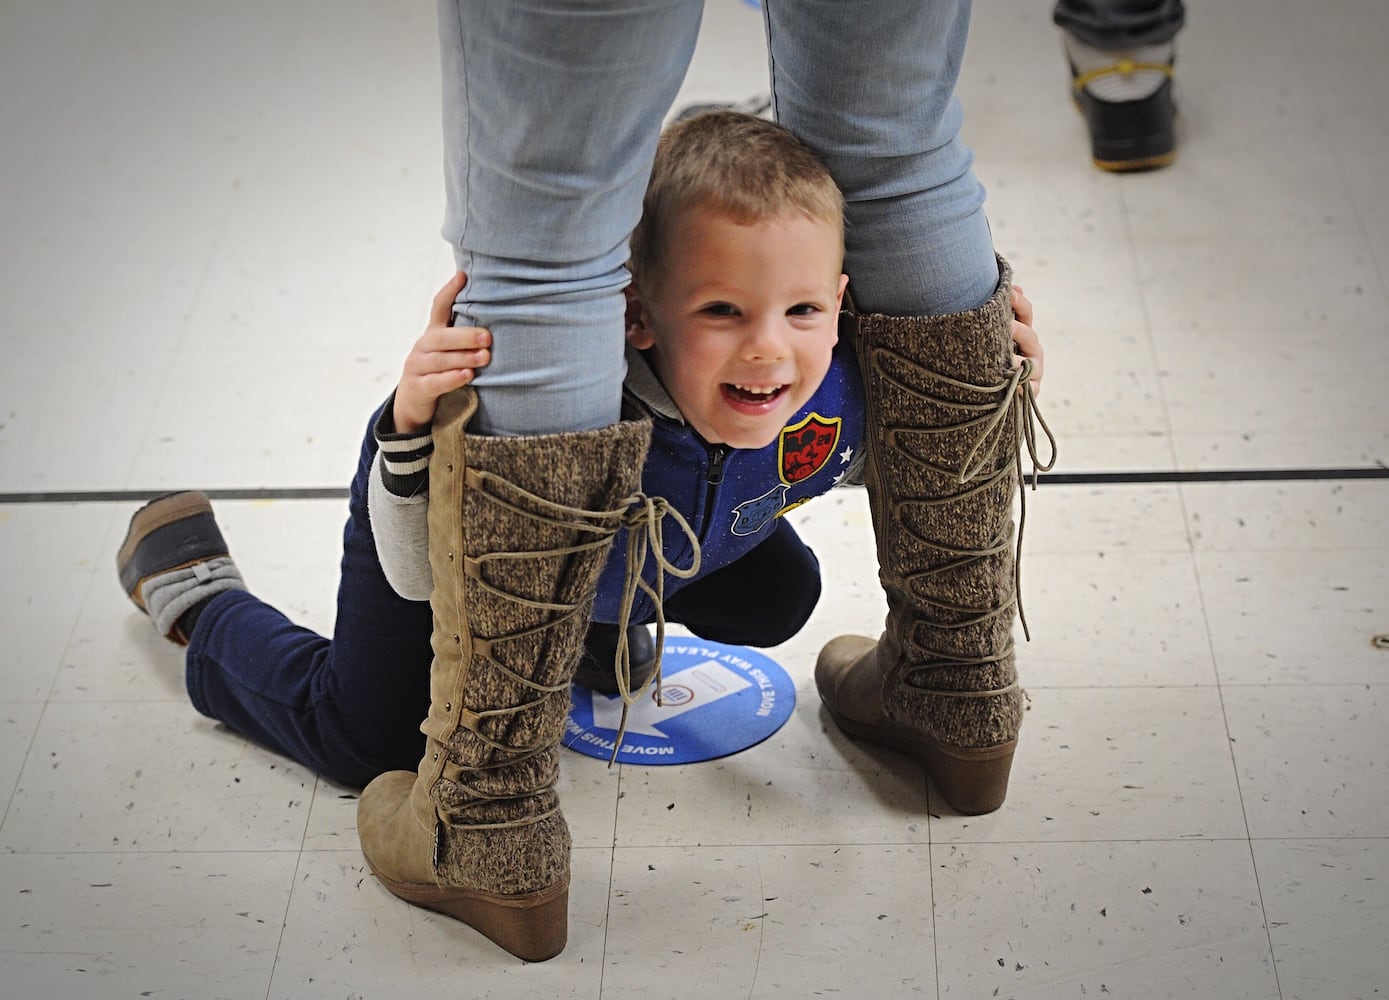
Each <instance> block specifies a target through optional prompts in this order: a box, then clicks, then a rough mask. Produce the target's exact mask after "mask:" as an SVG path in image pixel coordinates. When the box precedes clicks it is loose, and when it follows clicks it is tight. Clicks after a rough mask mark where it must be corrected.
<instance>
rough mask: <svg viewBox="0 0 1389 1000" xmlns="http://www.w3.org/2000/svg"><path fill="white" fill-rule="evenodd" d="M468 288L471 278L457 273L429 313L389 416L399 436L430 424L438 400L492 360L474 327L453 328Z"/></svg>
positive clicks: (486, 336)
mask: <svg viewBox="0 0 1389 1000" xmlns="http://www.w3.org/2000/svg"><path fill="white" fill-rule="evenodd" d="M467 282H468V276H467V275H466V274H464V273H463V272H462V271H459V272H458V273H457V274H455V275H454V276H453V278H452V279H451V280H450V281H449V283H448V284H446V285H445V286H444V287H443V288H441V289H439V293H438V294H437V295H435V296H434V303H433V305H432V306H431V307H430V310H429V325H428V326H427V327H425V330H424V333H423V334H421V336H420V339H419V340H417V341H415V346H414V347H413V348H411V349H410V354H409V356H408V357H406V359H405V369H404V371H402V372H401V375H400V384H399V385H398V386H396V390H395V408H394V409H393V410H392V411H391V415H392V418H393V419H394V420H395V429H396V431H397V432H398V433H402V434H410V433H413V432H414V431H418V430H421V429H423V428H425V427H428V426H429V425H430V424H432V423H433V422H434V408H435V406H436V405H438V402H439V397H440V396H443V395H446V394H448V393H450V392H452V391H453V390H454V389H457V388H459V387H460V386H464V385H467V384H468V383H469V382H471V381H472V380H473V375H474V369H477V368H482V367H483V366H484V365H486V364H487V363H488V362H489V361H491V360H492V354H491V352H490V351H489V350H488V347H489V346H491V343H492V335H491V334H490V333H488V332H487V331H486V330H484V329H482V328H481V327H476V326H449V319H450V318H451V317H452V315H453V303H454V300H455V299H457V298H458V293H459V292H461V291H462V290H463V286H464V285H465V284H467Z"/></svg>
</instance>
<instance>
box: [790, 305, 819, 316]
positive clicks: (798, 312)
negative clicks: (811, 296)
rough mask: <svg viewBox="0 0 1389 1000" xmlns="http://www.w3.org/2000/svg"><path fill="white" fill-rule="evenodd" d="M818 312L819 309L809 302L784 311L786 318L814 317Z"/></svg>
mask: <svg viewBox="0 0 1389 1000" xmlns="http://www.w3.org/2000/svg"><path fill="white" fill-rule="evenodd" d="M819 311H820V307H819V306H817V305H815V304H814V303H811V302H802V303H801V304H800V305H797V306H792V307H791V308H790V309H788V310H786V315H788V316H814V315H815V314H816V313H818V312H819Z"/></svg>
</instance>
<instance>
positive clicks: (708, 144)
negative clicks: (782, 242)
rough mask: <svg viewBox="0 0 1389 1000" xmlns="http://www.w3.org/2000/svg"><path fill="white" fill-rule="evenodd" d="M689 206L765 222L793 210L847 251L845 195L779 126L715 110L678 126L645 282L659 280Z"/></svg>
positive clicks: (643, 259)
mask: <svg viewBox="0 0 1389 1000" xmlns="http://www.w3.org/2000/svg"><path fill="white" fill-rule="evenodd" d="M688 208H701V209H705V210H708V211H713V212H717V213H721V214H724V215H727V216H728V217H729V218H730V219H732V220H733V221H735V222H738V223H751V222H761V221H763V220H765V219H770V218H774V217H776V216H778V215H783V214H786V213H789V212H794V213H798V214H800V215H803V216H805V217H807V218H809V219H813V220H814V221H816V222H824V223H827V224H829V225H831V226H833V227H834V228H835V229H836V230H837V231H838V234H839V247H840V253H841V255H842V254H843V250H844V196H843V195H842V194H841V193H840V191H839V187H838V186H837V185H836V184H835V182H834V178H833V177H831V176H830V172H829V170H828V169H826V167H825V165H824V164H823V163H822V162H820V159H819V157H817V156H816V155H815V154H814V153H813V152H811V151H810V149H809V147H807V146H806V145H805V144H804V143H802V142H801V141H800V140H799V139H797V138H796V137H795V136H794V135H792V134H791V132H790V131H789V130H787V129H785V128H783V127H782V126H780V125H778V124H776V123H775V122H770V121H767V120H766V119H763V118H757V117H754V116H753V115H749V114H745V113H743V112H740V111H722V110H720V111H709V112H705V113H703V114H699V115H696V116H694V117H693V118H688V119H686V120H685V121H681V122H676V123H675V124H673V125H671V126H669V127H668V128H667V129H666V130H665V131H664V132H663V133H662V134H661V139H660V142H659V143H658V144H657V146H656V161H655V163H654V164H653V166H652V168H651V181H650V183H649V184H648V185H647V188H646V198H645V199H644V200H643V202H642V215H641V221H640V222H639V223H637V228H636V229H635V230H634V231H633V232H632V252H631V261H630V266H631V269H632V276H633V279H634V280H635V281H636V282H637V284H638V285H642V286H650V285H653V284H654V283H655V282H657V281H658V280H659V277H660V274H661V259H662V253H663V250H664V245H663V244H664V240H665V237H666V234H667V232H668V231H669V229H670V226H671V223H672V220H673V219H674V217H675V216H676V215H677V214H678V213H679V212H681V211H683V210H685V209H688Z"/></svg>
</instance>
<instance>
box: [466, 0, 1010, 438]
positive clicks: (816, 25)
mask: <svg viewBox="0 0 1389 1000" xmlns="http://www.w3.org/2000/svg"><path fill="white" fill-rule="evenodd" d="M762 7H763V15H764V21H765V28H766V32H767V40H768V47H769V52H770V59H769V63H770V66H769V70H770V85H771V93H772V101H773V110H774V112H775V114H776V117H777V119H778V120H779V121H780V122H781V123H782V124H784V125H786V126H788V127H789V128H790V129H792V131H794V132H795V133H796V134H797V135H798V136H800V137H801V139H802V140H803V141H805V142H806V143H808V144H809V145H810V146H811V147H812V148H813V149H815V150H816V151H817V152H818V153H819V154H820V155H821V157H822V158H823V159H824V160H825V161H826V163H827V164H828V165H829V168H830V170H831V172H832V173H833V175H834V177H835V179H836V180H837V181H838V183H839V185H840V187H841V188H842V189H843V191H844V194H845V199H846V204H847V213H848V220H847V221H848V232H847V259H846V262H845V270H846V272H847V273H848V274H849V277H850V282H851V288H852V289H853V293H854V297H855V300H856V301H857V303H858V305H859V307H860V308H862V309H865V310H868V311H874V312H886V313H892V314H903V315H905V314H938V313H945V312H955V311H959V310H964V309H972V308H974V307H976V306H978V305H980V304H981V303H983V302H984V301H985V300H986V299H987V298H988V297H989V295H990V294H991V293H992V292H993V290H994V288H995V287H996V286H997V283H998V269H997V264H996V261H995V258H994V253H993V244H992V240H991V239H990V236H989V229H988V223H987V221H986V219H985V217H984V210H983V205H984V192H983V189H982V188H981V186H980V185H979V183H978V181H977V180H976V178H975V176H974V173H973V169H972V163H973V157H972V154H971V153H970V151H969V150H968V149H967V148H966V147H965V146H964V145H963V144H962V143H961V141H960V138H959V130H960V122H961V113H960V108H959V105H958V103H957V102H956V100H955V98H954V89H955V82H956V79H957V77H958V73H959V68H960V61H961V59H962V57H963V54H964V49H965V37H966V34H967V32H968V24H969V11H970V4H969V0H763V4H762ZM702 13H703V0H620V2H619V0H586V2H579V0H527V2H526V3H524V4H522V3H517V2H512V0H439V37H440V48H441V52H442V69H443V118H444V150H445V164H444V176H445V188H446V194H447V207H446V215H445V222H444V228H443V233H444V238H445V239H446V240H448V242H449V243H450V244H451V246H452V247H453V249H454V253H455V257H456V259H457V264H458V267H459V269H461V270H463V271H466V272H467V273H468V277H469V280H468V284H467V286H466V287H465V288H464V289H463V291H462V293H461V295H460V296H459V299H458V301H457V303H456V304H455V307H454V316H455V319H454V322H455V323H456V324H458V325H477V326H485V327H488V328H490V329H491V331H492V334H493V360H492V363H491V365H489V366H488V367H487V368H486V369H485V370H484V371H483V372H481V373H480V374H479V377H478V379H477V381H476V386H477V388H478V398H479V402H480V410H479V414H478V417H477V418H475V420H474V422H473V424H472V426H471V428H470V429H471V430H472V431H473V432H474V433H483V434H539V433H550V432H561V431H575V430H589V429H593V428H597V427H604V426H607V425H609V424H612V423H614V422H615V421H616V420H617V419H618V418H619V407H620V400H621V389H622V379H623V375H624V372H625V365H624V362H623V342H624V338H623V314H624V302H623V295H622V289H623V288H624V287H625V286H626V284H627V280H628V275H627V272H626V269H625V266H624V265H625V262H626V259H627V240H628V235H629V234H630V233H631V230H632V227H633V226H634V225H635V224H636V222H637V219H638V217H639V215H640V213H641V202H642V195H643V193H644V192H645V189H646V182H647V178H648V176H649V174H650V170H651V162H652V158H653V156H654V153H655V147H656V140H657V138H658V136H659V133H660V129H661V125H662V121H663V119H664V117H665V115H666V113H667V112H668V111H669V109H670V107H671V104H672V102H673V101H674V99H675V96H676V92H677V91H678V90H679V87H680V84H681V81H682V80H683V79H684V76H685V71H686V69H687V67H688V66H689V62H690V57H691V55H692V54H693V52H694V46H695V40H696V37H697V35H698V33H699V24H700V18H701V16H702Z"/></svg>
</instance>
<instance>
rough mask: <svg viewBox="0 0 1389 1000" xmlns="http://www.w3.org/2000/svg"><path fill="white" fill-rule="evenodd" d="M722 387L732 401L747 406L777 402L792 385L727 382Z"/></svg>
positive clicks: (725, 394) (725, 395) (727, 397)
mask: <svg viewBox="0 0 1389 1000" xmlns="http://www.w3.org/2000/svg"><path fill="white" fill-rule="evenodd" d="M721 388H722V389H723V394H724V397H725V398H726V399H728V400H729V401H730V402H733V403H742V404H744V405H747V406H760V405H763V404H767V403H774V402H776V401H777V400H778V399H780V398H781V396H782V394H783V393H784V392H786V390H787V389H789V388H790V386H787V385H775V386H750V385H741V384H739V383H736V382H725V383H723V385H722V386H721Z"/></svg>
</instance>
